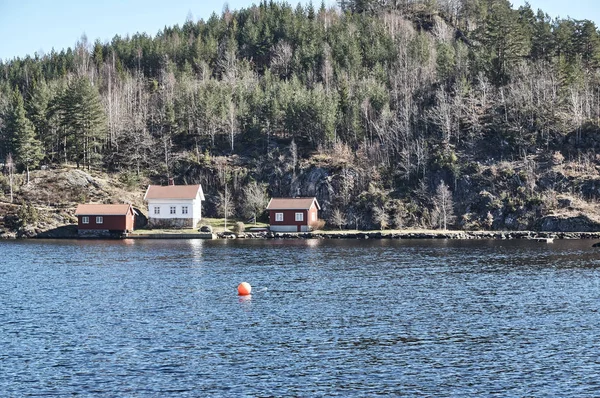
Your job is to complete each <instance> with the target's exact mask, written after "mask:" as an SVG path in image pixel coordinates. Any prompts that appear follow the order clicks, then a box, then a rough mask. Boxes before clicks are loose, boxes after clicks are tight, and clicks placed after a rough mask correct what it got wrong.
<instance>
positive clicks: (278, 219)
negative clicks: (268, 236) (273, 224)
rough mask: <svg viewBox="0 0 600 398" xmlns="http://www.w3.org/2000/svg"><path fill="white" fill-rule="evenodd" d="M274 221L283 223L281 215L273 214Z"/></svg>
mask: <svg viewBox="0 0 600 398" xmlns="http://www.w3.org/2000/svg"><path fill="white" fill-rule="evenodd" d="M275 221H283V213H275Z"/></svg>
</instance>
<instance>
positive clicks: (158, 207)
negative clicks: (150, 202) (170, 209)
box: [154, 206, 160, 214]
mask: <svg viewBox="0 0 600 398" xmlns="http://www.w3.org/2000/svg"><path fill="white" fill-rule="evenodd" d="M154 214H160V206H154Z"/></svg>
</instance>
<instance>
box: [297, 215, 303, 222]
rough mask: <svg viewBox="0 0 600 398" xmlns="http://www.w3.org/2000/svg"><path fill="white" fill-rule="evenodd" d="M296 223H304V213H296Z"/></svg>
mask: <svg viewBox="0 0 600 398" xmlns="http://www.w3.org/2000/svg"><path fill="white" fill-rule="evenodd" d="M296 221H304V213H296Z"/></svg>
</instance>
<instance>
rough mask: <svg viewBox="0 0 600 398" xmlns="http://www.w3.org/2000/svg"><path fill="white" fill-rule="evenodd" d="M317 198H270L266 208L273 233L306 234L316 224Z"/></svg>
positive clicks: (318, 208)
mask: <svg viewBox="0 0 600 398" xmlns="http://www.w3.org/2000/svg"><path fill="white" fill-rule="evenodd" d="M320 209H321V207H320V206H319V202H317V198H314V197H313V198H272V199H271V201H270V202H269V205H268V206H267V210H268V211H269V224H271V226H270V228H271V231H273V232H308V231H310V230H311V229H313V228H314V226H315V225H317V223H318V218H319V217H318V212H319V210H320Z"/></svg>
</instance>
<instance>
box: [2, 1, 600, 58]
mask: <svg viewBox="0 0 600 398" xmlns="http://www.w3.org/2000/svg"><path fill="white" fill-rule="evenodd" d="M258 1H259V0H255V1H253V0H229V1H228V2H227V4H228V5H229V8H230V9H239V8H243V7H248V6H250V5H251V4H252V3H254V2H258ZM289 2H290V3H291V4H293V5H295V4H297V0H294V1H291V0H290V1H289ZM524 2H525V1H524V0H514V1H513V6H514V7H515V8H517V7H519V6H521V5H523V4H524ZM302 3H303V4H306V3H307V1H306V0H302ZM313 3H314V4H315V5H320V3H321V1H320V0H313ZM529 3H530V4H531V6H532V8H533V9H534V10H537V9H538V8H542V9H543V10H544V11H545V12H547V13H548V14H550V16H551V17H553V18H554V17H556V16H561V17H567V16H570V17H571V18H573V19H591V20H592V21H594V22H596V24H599V22H600V1H599V0H570V1H565V0H530V1H529ZM224 4H225V2H222V1H220V0H170V1H168V0H167V1H165V0H101V1H98V0H0V38H1V39H0V59H2V60H5V61H6V60H10V59H12V58H14V57H24V56H26V55H28V54H29V55H33V54H34V53H36V52H37V53H38V54H42V53H49V52H50V51H51V50H52V49H53V48H54V50H56V51H57V52H60V51H61V50H62V49H63V48H64V49H66V48H67V47H72V46H74V45H75V43H76V42H77V41H78V40H79V38H81V36H82V34H84V33H85V34H86V35H87V38H88V41H89V42H90V43H93V42H94V41H96V39H100V41H101V42H106V41H110V40H111V39H112V38H113V37H114V36H115V35H117V34H118V35H121V36H125V35H127V34H129V35H133V34H134V33H136V32H146V33H147V34H149V35H151V36H154V35H155V34H156V33H157V32H158V31H159V30H161V29H163V28H164V27H165V26H173V25H175V24H179V25H181V24H183V23H184V22H185V21H186V18H187V16H188V15H189V14H190V13H191V15H192V17H193V19H194V20H199V19H207V18H208V17H210V15H211V14H212V13H213V12H216V13H217V14H220V13H221V11H222V10H223V6H224ZM326 4H335V0H327V1H326Z"/></svg>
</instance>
